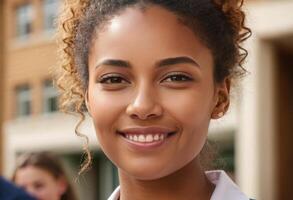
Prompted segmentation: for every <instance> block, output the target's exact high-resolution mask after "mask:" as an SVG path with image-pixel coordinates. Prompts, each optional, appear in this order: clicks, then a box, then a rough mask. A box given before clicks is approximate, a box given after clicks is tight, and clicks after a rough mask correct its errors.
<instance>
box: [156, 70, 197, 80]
mask: <svg viewBox="0 0 293 200" xmlns="http://www.w3.org/2000/svg"><path fill="white" fill-rule="evenodd" d="M179 77H180V78H181V80H172V78H179ZM167 79H171V80H170V81H167V82H188V81H192V80H193V78H191V77H190V76H188V75H185V74H184V73H182V72H174V73H172V74H170V75H168V76H166V77H165V78H164V79H163V80H162V81H161V82H163V81H166V80H167ZM182 79H183V80H182Z"/></svg>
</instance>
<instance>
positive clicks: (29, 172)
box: [15, 166, 53, 183]
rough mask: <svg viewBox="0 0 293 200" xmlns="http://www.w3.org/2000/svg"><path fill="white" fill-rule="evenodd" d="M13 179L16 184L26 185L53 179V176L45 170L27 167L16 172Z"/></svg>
mask: <svg viewBox="0 0 293 200" xmlns="http://www.w3.org/2000/svg"><path fill="white" fill-rule="evenodd" d="M15 179H16V182H17V183H26V182H33V181H38V180H49V179H53V176H52V175H51V174H50V173H49V172H47V171H46V170H43V169H40V168H38V167H34V166H27V167H24V168H20V169H18V170H17V172H16V177H15Z"/></svg>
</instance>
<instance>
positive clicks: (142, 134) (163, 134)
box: [117, 127, 176, 144]
mask: <svg viewBox="0 0 293 200" xmlns="http://www.w3.org/2000/svg"><path fill="white" fill-rule="evenodd" d="M117 133H118V134H120V135H122V136H123V137H124V138H125V139H127V140H129V141H131V142H135V143H142V144H147V143H156V142H162V141H164V140H165V139H167V138H168V137H170V136H172V135H174V134H175V133H176V131H174V130H172V129H169V128H165V127H134V128H125V129H122V130H119V131H117Z"/></svg>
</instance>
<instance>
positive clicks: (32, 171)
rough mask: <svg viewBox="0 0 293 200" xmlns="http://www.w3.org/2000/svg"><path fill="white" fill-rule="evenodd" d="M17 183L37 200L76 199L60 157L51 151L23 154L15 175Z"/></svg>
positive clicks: (14, 178) (14, 179)
mask: <svg viewBox="0 0 293 200" xmlns="http://www.w3.org/2000/svg"><path fill="white" fill-rule="evenodd" d="M13 181H14V182H15V184H16V185H18V186H19V187H21V188H23V189H24V190H26V191H27V192H28V193H30V194H31V195H32V196H33V197H35V198H36V199H37V200H76V199H77V198H76V197H75V194H74V192H73V189H72V187H71V186H70V183H69V181H68V180H67V178H66V175H65V172H64V170H63V167H62V165H61V163H60V161H59V160H58V158H57V157H56V156H54V155H52V154H50V153H46V152H42V153H30V154H25V155H22V156H21V157H20V158H19V159H18V162H17V166H16V169H15V172H14V175H13Z"/></svg>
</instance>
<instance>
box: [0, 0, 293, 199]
mask: <svg viewBox="0 0 293 200" xmlns="http://www.w3.org/2000/svg"><path fill="white" fill-rule="evenodd" d="M61 6H62V0H0V147H1V148H0V174H1V175H3V176H5V177H6V178H11V175H12V172H13V170H14V167H15V160H16V158H17V156H19V155H20V154H22V153H24V152H32V151H50V152H54V153H56V154H57V155H58V156H60V158H61V159H62V161H63V163H64V165H65V166H66V169H67V172H68V174H69V176H70V178H71V179H72V181H74V179H75V178H76V177H77V172H78V170H79V166H80V164H81V158H82V155H83V151H82V143H83V140H82V139H81V138H79V137H77V136H76V135H75V134H74V127H75V124H76V123H77V121H78V118H76V117H74V116H70V115H65V114H62V113H61V112H59V111H58V92H57V89H56V88H55V87H54V85H53V81H52V67H54V66H55V65H56V64H57V46H56V41H55V39H54V36H55V33H56V25H55V23H54V21H55V18H56V16H57V15H58V13H59V11H60V8H61ZM245 10H246V12H247V14H248V19H247V22H248V26H249V27H250V28H251V29H252V32H253V35H252V37H251V38H250V39H249V41H248V42H246V44H245V48H247V49H248V50H249V57H248V60H247V62H246V63H245V67H246V68H247V69H248V71H249V74H248V75H247V77H246V78H245V79H244V80H243V82H241V83H240V84H237V85H236V87H235V89H234V90H233V91H232V105H231V109H230V111H229V112H228V114H227V115H226V116H225V117H224V118H223V119H221V120H219V121H213V122H212V125H211V128H210V133H209V139H210V140H211V141H212V142H213V143H215V144H216V145H217V147H218V151H219V154H220V156H221V157H223V158H224V161H225V166H224V167H225V170H226V171H228V172H229V174H230V175H231V177H233V179H234V180H235V181H236V182H237V183H238V184H239V186H240V187H241V189H242V190H243V191H244V192H245V193H246V194H248V195H249V196H251V197H253V198H255V199H257V200H292V199H293V190H292V182H290V181H292V180H293V148H292V147H293V119H292V114H293V106H292V104H293V0H246V1H245ZM82 133H84V134H86V135H87V136H88V137H89V138H90V148H91V151H92V152H93V154H94V160H93V161H94V163H93V167H92V169H91V170H90V171H89V172H87V173H86V174H85V175H83V176H81V177H79V181H77V182H76V183H75V185H76V189H77V190H78V193H79V196H80V197H82V198H81V199H83V200H96V199H101V200H104V199H106V197H107V196H108V195H109V194H110V193H111V192H112V191H113V190H114V188H115V187H116V186H117V185H118V177H117V170H116V169H115V167H114V166H113V165H112V164H111V162H110V161H109V160H108V159H107V158H106V157H105V155H104V154H103V153H102V151H101V150H100V148H99V144H98V141H97V139H96V136H95V132H94V129H93V126H92V125H91V122H90V121H89V119H87V121H86V122H85V123H84V125H83V127H82ZM290 146H291V147H290Z"/></svg>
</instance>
